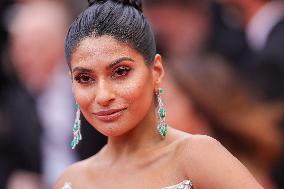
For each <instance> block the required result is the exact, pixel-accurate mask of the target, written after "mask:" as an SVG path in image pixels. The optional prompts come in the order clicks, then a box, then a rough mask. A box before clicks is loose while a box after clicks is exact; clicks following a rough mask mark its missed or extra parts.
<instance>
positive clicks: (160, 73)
mask: <svg viewBox="0 0 284 189" xmlns="http://www.w3.org/2000/svg"><path fill="white" fill-rule="evenodd" d="M152 73H153V81H154V87H155V89H158V88H159V87H160V85H161V82H162V80H163V78H164V74H165V72H164V67H163V60H162V56H161V55H160V54H156V55H155V58H154V62H153V69H152Z"/></svg>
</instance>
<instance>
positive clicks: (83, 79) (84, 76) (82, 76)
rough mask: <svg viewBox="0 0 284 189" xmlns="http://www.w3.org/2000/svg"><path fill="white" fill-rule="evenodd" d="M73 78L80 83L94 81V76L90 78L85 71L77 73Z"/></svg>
mask: <svg viewBox="0 0 284 189" xmlns="http://www.w3.org/2000/svg"><path fill="white" fill-rule="evenodd" d="M74 80H75V81H77V82H78V83H82V84H87V83H92V82H94V81H95V79H94V78H92V77H91V76H89V74H86V73H80V74H78V75H77V76H76V77H74Z"/></svg>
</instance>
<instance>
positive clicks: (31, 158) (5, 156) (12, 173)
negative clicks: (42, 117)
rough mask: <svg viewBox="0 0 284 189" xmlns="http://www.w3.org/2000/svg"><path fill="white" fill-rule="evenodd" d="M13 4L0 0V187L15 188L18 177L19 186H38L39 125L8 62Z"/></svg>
mask: <svg viewBox="0 0 284 189" xmlns="http://www.w3.org/2000/svg"><path fill="white" fill-rule="evenodd" d="M13 4H14V1H9V0H3V1H1V2H0V15H1V16H0V104H1V105H0V188H3V189H6V188H15V187H14V184H15V183H16V182H18V181H19V182H20V187H21V188H28V189H38V188H39V187H40V183H41V177H40V174H41V150H40V149H41V147H40V139H41V134H42V128H41V124H40V121H39V119H37V117H36V116H35V115H36V109H35V108H34V100H33V98H31V96H30V95H29V94H28V93H27V92H26V90H25V89H24V87H22V85H21V84H20V83H19V82H18V80H17V79H16V77H15V73H14V72H13V71H12V70H11V69H10V68H9V66H8V65H9V56H8V53H7V52H8V44H9V40H8V39H9V31H8V28H7V25H6V21H7V20H6V19H7V15H6V13H7V11H8V10H9V9H10V8H11V6H13ZM12 183H13V184H12ZM18 188H19V186H18Z"/></svg>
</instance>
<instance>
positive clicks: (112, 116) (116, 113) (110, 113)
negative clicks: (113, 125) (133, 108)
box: [93, 108, 127, 122]
mask: <svg viewBox="0 0 284 189" xmlns="http://www.w3.org/2000/svg"><path fill="white" fill-rule="evenodd" d="M126 109H127V108H120V109H109V110H103V111H99V112H95V113H93V115H95V116H96V118H97V119H99V120H101V121H104V122H110V121H114V120H116V119H117V118H118V117H120V116H121V115H122V113H123V112H124V110H126Z"/></svg>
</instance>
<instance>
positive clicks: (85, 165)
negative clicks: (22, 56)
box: [55, 0, 262, 189]
mask: <svg viewBox="0 0 284 189" xmlns="http://www.w3.org/2000/svg"><path fill="white" fill-rule="evenodd" d="M65 50H66V58H67V61H68V63H69V66H70V70H71V75H72V87H73V92H74V96H75V99H76V101H77V103H78V111H77V118H76V121H75V126H74V129H73V131H74V140H73V141H72V148H75V146H76V145H77V144H78V142H79V141H80V140H81V134H80V120H79V115H80V110H81V112H82V113H83V115H84V116H85V118H86V119H87V120H88V122H90V124H91V125H93V126H94V127H95V128H96V129H97V130H98V131H99V132H101V133H102V134H104V135H106V136H107V137H108V143H107V145H106V146H105V147H104V148H103V149H102V150H101V151H100V152H99V153H98V154H96V155H94V156H93V157H91V158H89V159H87V160H84V161H82V162H79V163H76V164H74V165H73V166H71V167H70V168H68V169H67V170H66V172H65V173H64V174H63V176H62V177H61V178H60V179H59V180H58V182H57V183H56V186H55V189H60V188H65V189H70V188H72V189H87V188H92V189H100V188H135V189H140V188H141V189H142V188H143V189H145V188H147V189H157V188H192V185H194V187H195V188H211V189H214V188H216V189H217V188H218V189H228V188H242V189H245V188H248V189H252V188H255V189H256V188H262V187H261V186H260V185H259V184H258V183H257V182H256V181H255V179H254V178H253V177H252V176H251V174H250V173H249V172H248V171H247V169H246V168H245V167H244V166H243V165H242V164H241V163H240V162H239V161H238V160H237V159H236V158H234V157H233V156H232V155H231V154H230V153H229V152H228V151H227V150H226V149H225V148H223V147H222V146H221V145H220V143H218V142H217V141H216V140H214V139H212V138H210V137H207V136H194V135H190V134H186V133H183V132H181V131H177V130H174V129H171V128H169V127H167V124H166V122H165V110H164V107H163V104H162V100H161V95H162V90H161V89H160V87H161V86H160V85H161V81H162V79H163V76H164V70H163V65H162V58H161V56H160V55H158V54H156V45H155V40H154V37H153V33H152V31H151V28H150V26H149V23H148V22H147V20H146V19H145V17H144V16H143V13H142V10H141V2H140V1H136V0H132V1H131V0H124V1H123V0H103V1H102V0H101V1H93V2H91V3H90V6H89V8H88V9H86V10H85V11H84V12H83V13H82V14H81V15H79V17H78V18H77V19H76V20H75V21H74V22H73V23H72V25H71V27H70V30H69V32H68V35H67V38H66V44H65ZM79 107H80V108H79ZM157 111H158V113H157ZM157 130H158V132H157ZM189 179H190V180H189ZM178 183H179V184H178ZM166 186H169V187H166Z"/></svg>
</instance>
